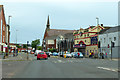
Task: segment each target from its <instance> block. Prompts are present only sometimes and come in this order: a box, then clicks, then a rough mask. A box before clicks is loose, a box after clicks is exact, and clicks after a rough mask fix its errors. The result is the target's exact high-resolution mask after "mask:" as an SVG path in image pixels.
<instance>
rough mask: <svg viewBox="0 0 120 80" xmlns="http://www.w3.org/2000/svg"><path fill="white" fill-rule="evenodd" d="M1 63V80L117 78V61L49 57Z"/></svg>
mask: <svg viewBox="0 0 120 80" xmlns="http://www.w3.org/2000/svg"><path fill="white" fill-rule="evenodd" d="M31 57H32V58H33V60H29V61H26V60H25V61H3V62H2V77H3V78H118V61H111V60H102V59H88V58H83V59H75V58H67V59H65V58H59V57H58V58H57V57H51V58H49V59H48V60H37V59H36V57H35V56H34V55H33V56H31Z"/></svg>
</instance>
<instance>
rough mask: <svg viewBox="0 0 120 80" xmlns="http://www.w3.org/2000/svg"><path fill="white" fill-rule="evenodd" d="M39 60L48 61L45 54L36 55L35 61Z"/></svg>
mask: <svg viewBox="0 0 120 80" xmlns="http://www.w3.org/2000/svg"><path fill="white" fill-rule="evenodd" d="M40 59H48V56H47V54H46V53H45V52H39V53H38V55H37V60H40Z"/></svg>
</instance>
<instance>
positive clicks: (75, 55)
mask: <svg viewBox="0 0 120 80" xmlns="http://www.w3.org/2000/svg"><path fill="white" fill-rule="evenodd" d="M79 53H80V56H79V58H83V54H82V53H81V52H79ZM74 58H78V52H75V53H74Z"/></svg>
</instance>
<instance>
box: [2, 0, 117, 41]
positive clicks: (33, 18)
mask: <svg viewBox="0 0 120 80" xmlns="http://www.w3.org/2000/svg"><path fill="white" fill-rule="evenodd" d="M118 1H119V0H0V4H1V5H4V10H5V17H6V22H7V23H8V15H11V16H12V18H11V22H10V26H11V28H10V31H11V34H10V35H11V36H10V41H11V43H14V42H16V29H17V30H18V31H17V41H18V43H26V42H27V41H30V42H31V41H32V40H35V39H40V40H41V41H42V39H43V35H44V31H45V28H46V23H47V17H48V14H49V16H50V28H52V29H68V30H74V29H75V30H76V29H79V28H80V27H81V28H87V27H89V25H96V17H98V18H99V20H100V22H99V23H100V24H104V25H105V26H117V25H118Z"/></svg>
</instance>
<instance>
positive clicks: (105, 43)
mask: <svg viewBox="0 0 120 80" xmlns="http://www.w3.org/2000/svg"><path fill="white" fill-rule="evenodd" d="M98 37H99V38H98V39H99V41H100V48H99V52H102V53H104V54H106V53H107V54H108V57H109V58H111V57H112V58H118V57H119V55H118V54H120V52H119V49H120V26H117V27H112V28H110V29H108V30H104V31H101V32H100V34H99V36H98ZM111 41H112V42H114V43H115V44H114V47H112V49H111ZM111 50H112V56H111Z"/></svg>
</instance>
